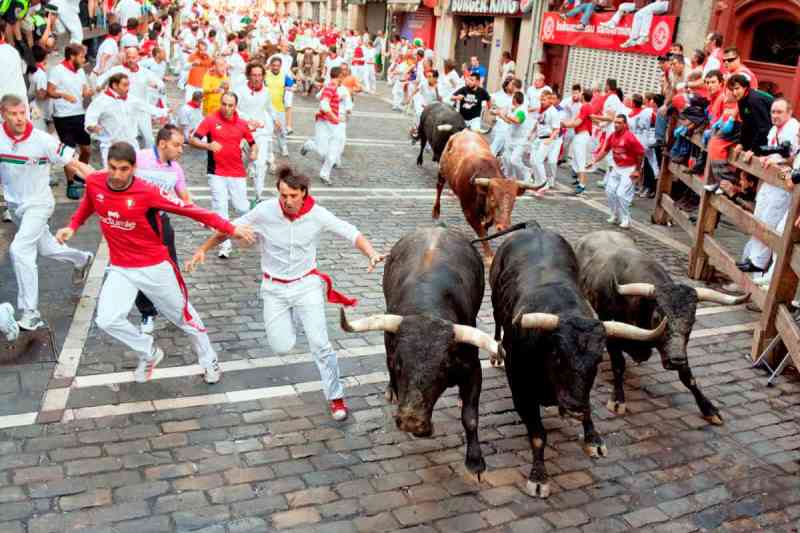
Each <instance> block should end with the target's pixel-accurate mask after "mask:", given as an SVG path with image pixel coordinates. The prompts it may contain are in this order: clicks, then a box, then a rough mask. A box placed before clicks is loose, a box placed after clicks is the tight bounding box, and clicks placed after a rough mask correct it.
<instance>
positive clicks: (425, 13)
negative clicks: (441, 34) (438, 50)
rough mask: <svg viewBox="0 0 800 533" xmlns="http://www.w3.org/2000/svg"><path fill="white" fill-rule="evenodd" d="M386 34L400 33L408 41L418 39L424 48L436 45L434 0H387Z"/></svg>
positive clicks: (432, 47)
mask: <svg viewBox="0 0 800 533" xmlns="http://www.w3.org/2000/svg"><path fill="white" fill-rule="evenodd" d="M386 7H387V9H388V10H389V17H390V18H389V26H388V34H389V35H390V36H392V35H400V36H401V37H405V38H406V39H408V40H409V41H413V40H414V39H420V40H421V41H422V43H423V45H424V47H425V48H430V49H434V48H435V47H436V24H437V17H436V14H435V13H434V9H435V8H436V7H437V5H436V0H422V1H420V0H416V1H415V0H411V1H399V0H388V1H387V2H386Z"/></svg>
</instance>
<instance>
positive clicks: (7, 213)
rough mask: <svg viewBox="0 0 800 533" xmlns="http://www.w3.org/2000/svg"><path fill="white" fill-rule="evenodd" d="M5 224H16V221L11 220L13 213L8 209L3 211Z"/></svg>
mask: <svg viewBox="0 0 800 533" xmlns="http://www.w3.org/2000/svg"><path fill="white" fill-rule="evenodd" d="M3 222H14V219H13V218H11V211H9V210H8V209H6V210H5V211H3Z"/></svg>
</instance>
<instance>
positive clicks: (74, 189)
mask: <svg viewBox="0 0 800 533" xmlns="http://www.w3.org/2000/svg"><path fill="white" fill-rule="evenodd" d="M82 193H83V186H82V185H80V184H79V183H75V182H72V183H70V184H69V185H67V198H69V199H70V200H80V199H81V194H82Z"/></svg>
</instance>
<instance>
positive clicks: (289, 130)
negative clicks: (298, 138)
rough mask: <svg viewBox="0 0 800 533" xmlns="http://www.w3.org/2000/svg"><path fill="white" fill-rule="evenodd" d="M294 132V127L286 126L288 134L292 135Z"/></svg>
mask: <svg viewBox="0 0 800 533" xmlns="http://www.w3.org/2000/svg"><path fill="white" fill-rule="evenodd" d="M292 133H294V128H286V135H291V134H292Z"/></svg>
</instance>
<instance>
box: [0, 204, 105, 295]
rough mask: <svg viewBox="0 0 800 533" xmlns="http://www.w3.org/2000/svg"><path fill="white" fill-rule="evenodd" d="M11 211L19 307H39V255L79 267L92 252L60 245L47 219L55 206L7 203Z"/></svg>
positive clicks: (12, 253) (12, 247) (12, 254)
mask: <svg viewBox="0 0 800 533" xmlns="http://www.w3.org/2000/svg"><path fill="white" fill-rule="evenodd" d="M8 211H9V213H11V218H12V219H13V221H14V224H16V225H17V233H16V235H14V240H13V241H11V245H10V246H9V247H8V255H9V257H10V258H11V264H12V265H13V266H14V275H15V277H16V278H17V289H18V291H19V292H18V293H17V307H18V308H19V309H27V310H37V309H39V270H38V267H37V264H36V263H37V262H36V260H37V258H38V256H42V257H49V258H50V259H55V260H56V261H61V262H62V263H71V264H72V266H73V267H75V268H78V267H82V266H83V265H85V264H86V261H88V260H89V255H90V254H89V253H88V252H82V251H80V250H76V249H75V248H70V247H69V246H66V245H64V244H60V243H59V242H58V241H57V240H56V238H55V237H53V234H52V233H50V225H49V224H48V223H47V221H48V220H49V219H50V216H51V215H52V214H53V206H48V205H41V206H29V207H26V208H20V207H19V206H16V205H14V204H9V205H8Z"/></svg>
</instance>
